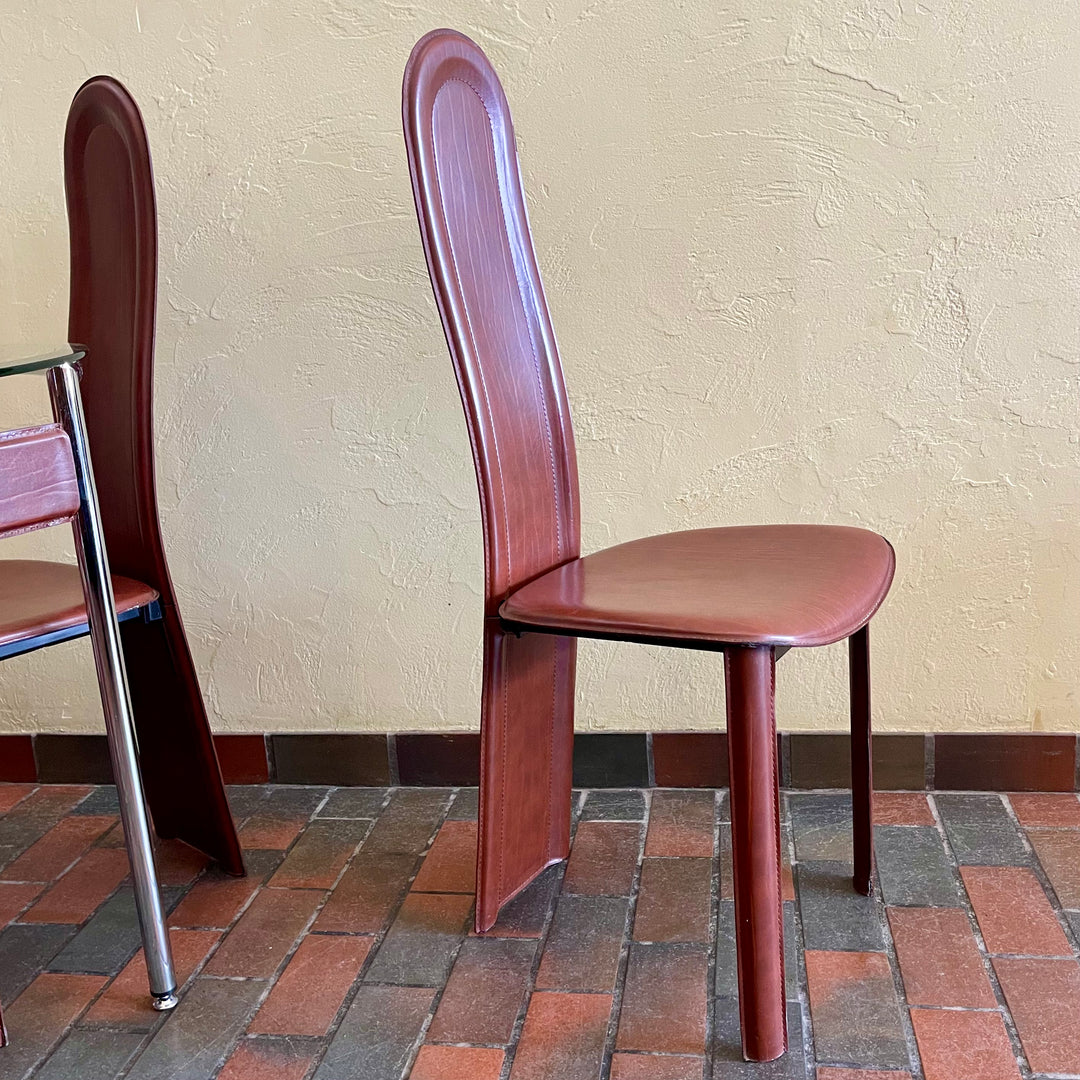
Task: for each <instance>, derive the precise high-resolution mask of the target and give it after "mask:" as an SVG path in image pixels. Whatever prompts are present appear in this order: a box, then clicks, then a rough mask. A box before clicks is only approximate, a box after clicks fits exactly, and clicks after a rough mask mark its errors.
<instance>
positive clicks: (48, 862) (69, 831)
mask: <svg viewBox="0 0 1080 1080" xmlns="http://www.w3.org/2000/svg"><path fill="white" fill-rule="evenodd" d="M115 824H116V819H115V818H113V817H101V816H98V815H94V816H90V817H76V816H72V817H65V818H61V820H60V821H58V822H57V823H56V824H55V825H54V826H53V827H52V828H51V829H50V830H49V831H48V832H47V833H46V834H45V835H44V836H42V837H41V839H40V840H37V841H35V842H34V843H33V844H32V845H31V846H30V847H29V848H27V850H26V851H24V852H23V853H22V855H20V856H19V857H18V858H17V859H15V860H14V861H13V862H10V863H8V865H7V866H6V867H5V869H4V872H3V877H4V878H5V880H7V881H52V880H53V879H54V878H57V877H59V876H60V875H61V874H62V873H63V872H64V871H65V870H66V869H67V868H68V867H69V866H71V864H72V863H73V862H75V860H76V859H78V858H79V856H81V855H82V854H83V853H84V852H86V850H87V849H88V848H89V847H90V846H91V845H92V844H93V843H94V841H95V840H97V839H98V838H99V837H100V836H101V835H102V834H104V833H106V832H108V830H109V829H111V828H112V827H113V825H115Z"/></svg>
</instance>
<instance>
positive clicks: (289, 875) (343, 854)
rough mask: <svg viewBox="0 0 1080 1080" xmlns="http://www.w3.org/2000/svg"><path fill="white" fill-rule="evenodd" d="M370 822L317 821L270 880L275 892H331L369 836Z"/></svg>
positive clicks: (310, 826) (298, 841)
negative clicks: (309, 890)
mask: <svg viewBox="0 0 1080 1080" xmlns="http://www.w3.org/2000/svg"><path fill="white" fill-rule="evenodd" d="M370 827H371V826H370V824H369V823H368V822H367V821H350V820H347V819H343V818H342V819H331V820H325V821H324V820H321V819H320V820H318V821H313V822H312V823H311V824H310V825H309V826H308V827H307V828H306V829H305V830H304V832H303V834H302V835H301V837H300V839H299V840H297V841H296V843H295V844H294V845H293V846H292V848H291V849H290V851H289V853H288V855H286V856H285V861H284V862H283V863H282V864H281V865H280V866H279V867H278V868H277V871H276V873H275V874H274V876H273V877H272V878H271V879H270V885H271V886H272V887H274V888H287V889H329V888H330V886H331V885H333V884H334V882H335V881H336V880H337V878H338V875H339V874H340V873H341V871H342V870H344V869H345V864H346V863H347V862H348V861H349V859H350V858H352V856H353V853H354V852H355V851H356V849H357V848H358V847H359V846H360V844H361V842H362V841H363V839H364V837H365V836H367V833H368V829H369V828H370Z"/></svg>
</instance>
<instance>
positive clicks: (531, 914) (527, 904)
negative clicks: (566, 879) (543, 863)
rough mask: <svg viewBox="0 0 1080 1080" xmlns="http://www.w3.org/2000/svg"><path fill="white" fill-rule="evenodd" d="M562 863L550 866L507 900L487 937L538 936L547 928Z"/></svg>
mask: <svg viewBox="0 0 1080 1080" xmlns="http://www.w3.org/2000/svg"><path fill="white" fill-rule="evenodd" d="M561 871H562V867H561V866H558V865H556V866H549V867H548V868H547V869H546V870H544V871H543V872H542V873H541V874H539V875H537V877H536V879H535V880H534V881H532V882H530V884H529V885H528V886H527V887H526V888H524V889H522V891H521V892H520V893H518V895H517V896H515V897H514V899H513V900H511V901H510V903H509V904H507V905H506V906H505V907H504V908H503V909H502V911H500V912H499V917H498V919H496V921H495V925H494V926H493V927H492V928H491V929H490V930H488V931H487V936H488V937H512V938H538V937H539V936H540V935H541V933H543V930H544V923H545V922H546V921H547V914H548V911H549V910H550V908H551V904H552V897H553V896H554V895H555V887H556V886H557V885H558V883H559V875H560V873H561Z"/></svg>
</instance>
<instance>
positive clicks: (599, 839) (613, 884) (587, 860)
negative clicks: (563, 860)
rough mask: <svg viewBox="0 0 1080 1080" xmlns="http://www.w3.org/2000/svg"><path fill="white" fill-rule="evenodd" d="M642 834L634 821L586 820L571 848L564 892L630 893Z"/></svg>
mask: <svg viewBox="0 0 1080 1080" xmlns="http://www.w3.org/2000/svg"><path fill="white" fill-rule="evenodd" d="M640 836H641V830H640V827H639V826H638V825H637V824H634V823H631V822H618V821H583V822H582V823H581V824H580V825H579V826H578V829H577V833H576V835H575V837H574V845H573V848H572V849H571V851H570V861H569V863H567V866H566V877H565V878H564V879H563V892H565V893H581V894H583V895H587V896H629V895H630V890H631V888H632V887H633V883H634V872H635V870H636V868H637V858H638V850H639V848H640Z"/></svg>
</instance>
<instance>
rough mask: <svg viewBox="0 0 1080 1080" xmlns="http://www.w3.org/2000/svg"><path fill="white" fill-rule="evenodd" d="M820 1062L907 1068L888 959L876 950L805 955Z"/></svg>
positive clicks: (809, 952)
mask: <svg viewBox="0 0 1080 1080" xmlns="http://www.w3.org/2000/svg"><path fill="white" fill-rule="evenodd" d="M806 974H807V982H808V988H809V995H810V1013H811V1016H812V1018H813V1023H814V1046H815V1051H816V1053H817V1056H818V1059H819V1060H823V1061H836V1062H845V1063H849V1064H852V1065H873V1066H878V1067H885V1068H888V1067H895V1068H904V1067H905V1066H906V1065H907V1064H908V1053H907V1042H906V1040H905V1038H904V1030H903V1027H902V1026H901V1022H900V1007H899V1003H898V1002H897V999H896V990H895V988H894V986H893V978H892V972H891V971H890V969H889V958H888V957H887V956H886V955H885V954H884V953H876V952H818V951H816V950H811V949H808V950H807V952H806Z"/></svg>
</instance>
